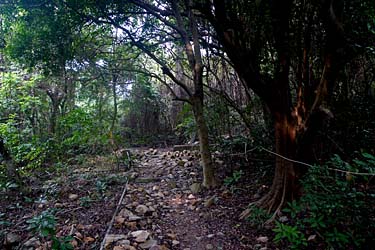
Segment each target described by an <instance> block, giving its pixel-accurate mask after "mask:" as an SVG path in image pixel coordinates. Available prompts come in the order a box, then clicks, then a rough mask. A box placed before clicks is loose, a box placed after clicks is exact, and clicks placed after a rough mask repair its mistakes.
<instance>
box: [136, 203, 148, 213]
mask: <svg viewBox="0 0 375 250" xmlns="http://www.w3.org/2000/svg"><path fill="white" fill-rule="evenodd" d="M148 211H149V209H148V207H147V206H145V205H138V206H137V208H136V209H135V212H136V213H138V214H142V215H143V214H145V213H147V212H148Z"/></svg>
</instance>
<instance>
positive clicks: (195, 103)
mask: <svg viewBox="0 0 375 250" xmlns="http://www.w3.org/2000/svg"><path fill="white" fill-rule="evenodd" d="M192 107H193V113H194V118H195V121H196V124H197V129H198V136H199V144H200V154H201V160H202V167H203V186H204V187H206V188H213V187H215V186H216V185H217V182H216V178H215V169H214V165H213V162H212V157H211V151H210V146H209V141H208V128H207V124H206V121H205V119H204V114H203V101H202V100H201V99H200V98H192Z"/></svg>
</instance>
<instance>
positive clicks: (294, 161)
mask: <svg viewBox="0 0 375 250" xmlns="http://www.w3.org/2000/svg"><path fill="white" fill-rule="evenodd" d="M260 149H262V150H264V151H267V152H268V153H270V154H273V155H276V156H277V157H280V158H282V159H284V160H287V161H290V162H293V163H298V164H301V165H304V166H307V167H312V168H316V166H314V165H311V164H308V163H305V162H302V161H296V160H293V159H290V158H287V157H285V156H282V155H280V154H278V153H275V152H273V151H271V150H268V149H266V148H264V147H262V146H260ZM327 169H328V170H332V171H336V172H341V173H346V174H353V175H367V176H375V173H359V172H352V171H346V170H341V169H337V168H328V167H327Z"/></svg>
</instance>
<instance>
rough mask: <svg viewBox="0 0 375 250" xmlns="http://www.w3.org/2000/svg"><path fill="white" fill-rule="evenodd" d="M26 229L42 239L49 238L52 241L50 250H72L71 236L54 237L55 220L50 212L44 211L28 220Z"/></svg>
mask: <svg viewBox="0 0 375 250" xmlns="http://www.w3.org/2000/svg"><path fill="white" fill-rule="evenodd" d="M27 223H28V224H29V227H28V229H29V230H31V231H33V232H34V233H38V234H39V235H40V236H41V237H42V238H48V237H50V238H51V240H52V250H73V245H72V244H71V243H70V241H71V240H72V239H73V238H72V237H71V236H67V237H61V238H57V237H56V218H55V216H54V214H53V211H52V210H45V211H43V212H42V213H41V214H40V215H37V216H35V217H33V218H31V219H30V220H27Z"/></svg>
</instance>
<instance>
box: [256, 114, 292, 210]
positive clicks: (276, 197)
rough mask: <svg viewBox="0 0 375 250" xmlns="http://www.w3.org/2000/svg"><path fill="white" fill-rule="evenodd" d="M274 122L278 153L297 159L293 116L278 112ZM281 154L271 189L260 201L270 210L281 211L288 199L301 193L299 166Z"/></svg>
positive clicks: (277, 160)
mask: <svg viewBox="0 0 375 250" xmlns="http://www.w3.org/2000/svg"><path fill="white" fill-rule="evenodd" d="M274 123H275V148H276V153H277V154H278V155H280V156H283V157H286V158H289V159H295V155H296V126H295V122H294V120H293V118H292V117H290V116H288V115H286V114H276V115H275V121H274ZM280 156H276V167H275V175H274V178H273V183H272V186H271V188H270V191H269V193H268V194H267V195H266V196H265V197H263V198H262V199H261V200H260V201H259V202H260V203H259V204H260V205H261V206H262V207H264V208H266V209H268V212H271V211H279V210H280V208H281V207H282V206H283V205H284V204H285V203H286V202H287V201H291V200H293V199H294V198H295V197H296V196H297V195H298V193H299V187H298V183H297V180H298V176H299V169H298V166H297V165H296V164H294V163H293V162H291V161H289V160H286V159H284V158H282V157H280Z"/></svg>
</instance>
